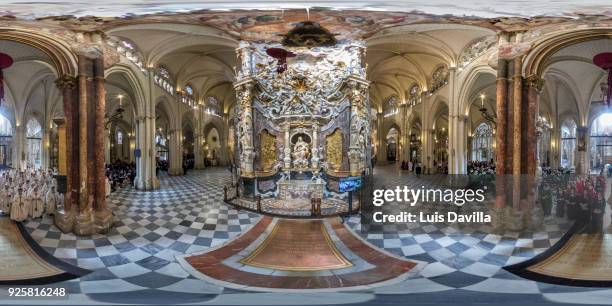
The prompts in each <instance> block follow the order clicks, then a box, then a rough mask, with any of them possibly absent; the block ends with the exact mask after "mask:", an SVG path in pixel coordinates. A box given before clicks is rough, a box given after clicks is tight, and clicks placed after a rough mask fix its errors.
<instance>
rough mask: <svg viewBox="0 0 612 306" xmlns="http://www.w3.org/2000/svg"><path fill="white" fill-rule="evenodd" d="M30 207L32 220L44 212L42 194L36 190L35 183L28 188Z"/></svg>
mask: <svg viewBox="0 0 612 306" xmlns="http://www.w3.org/2000/svg"><path fill="white" fill-rule="evenodd" d="M29 198H30V205H32V218H40V217H42V215H43V213H44V212H45V204H44V203H43V200H42V194H41V193H40V191H39V190H38V186H37V183H36V181H35V182H34V184H33V185H32V187H30V192H29Z"/></svg>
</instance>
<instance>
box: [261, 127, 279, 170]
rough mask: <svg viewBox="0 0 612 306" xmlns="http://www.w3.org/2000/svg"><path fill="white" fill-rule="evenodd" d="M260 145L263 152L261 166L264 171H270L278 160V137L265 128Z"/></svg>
mask: <svg viewBox="0 0 612 306" xmlns="http://www.w3.org/2000/svg"><path fill="white" fill-rule="evenodd" d="M259 145H260V152H261V167H262V169H263V170H264V171H269V170H271V169H272V167H273V166H274V164H275V163H276V161H277V158H276V137H275V136H274V135H272V134H270V133H269V132H268V131H267V130H263V132H262V133H261V138H260V144H259Z"/></svg>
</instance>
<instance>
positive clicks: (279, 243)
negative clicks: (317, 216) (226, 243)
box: [240, 220, 352, 271]
mask: <svg viewBox="0 0 612 306" xmlns="http://www.w3.org/2000/svg"><path fill="white" fill-rule="evenodd" d="M240 262H242V263H244V264H247V265H250V266H255V267H262V268H270V269H276V270H285V271H320V270H330V269H341V268H347V267H350V266H352V264H351V263H350V262H349V261H348V259H346V258H345V257H344V256H343V255H342V254H340V252H339V251H338V249H337V248H336V246H335V245H334V243H333V242H332V241H331V239H330V237H329V234H328V233H327V230H326V229H325V226H324V224H323V222H322V221H321V220H313V221H297V220H279V221H278V223H276V225H275V226H274V229H273V230H272V233H271V234H270V235H269V236H268V237H267V238H266V240H264V242H263V243H262V244H261V245H260V246H259V247H258V248H257V249H256V250H255V251H254V252H253V253H251V254H250V255H249V256H247V257H245V258H244V259H242V260H241V261H240Z"/></svg>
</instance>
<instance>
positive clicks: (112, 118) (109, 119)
mask: <svg viewBox="0 0 612 306" xmlns="http://www.w3.org/2000/svg"><path fill="white" fill-rule="evenodd" d="M117 99H119V106H118V107H117V108H116V109H115V112H114V113H113V114H112V115H109V114H108V113H107V114H105V115H104V119H106V123H105V124H104V128H106V129H108V127H109V126H110V125H111V124H114V123H116V122H118V121H119V120H121V119H122V118H123V112H124V111H125V110H124V109H123V105H122V102H123V95H118V96H117Z"/></svg>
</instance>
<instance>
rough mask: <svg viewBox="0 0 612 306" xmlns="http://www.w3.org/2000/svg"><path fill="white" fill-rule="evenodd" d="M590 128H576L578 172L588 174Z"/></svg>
mask: <svg viewBox="0 0 612 306" xmlns="http://www.w3.org/2000/svg"><path fill="white" fill-rule="evenodd" d="M588 135H589V128H588V127H587V126H579V127H577V128H576V174H581V175H586V174H588V173H589V168H590V165H589V163H588V159H587V146H588V141H587V140H588Z"/></svg>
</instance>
